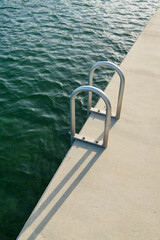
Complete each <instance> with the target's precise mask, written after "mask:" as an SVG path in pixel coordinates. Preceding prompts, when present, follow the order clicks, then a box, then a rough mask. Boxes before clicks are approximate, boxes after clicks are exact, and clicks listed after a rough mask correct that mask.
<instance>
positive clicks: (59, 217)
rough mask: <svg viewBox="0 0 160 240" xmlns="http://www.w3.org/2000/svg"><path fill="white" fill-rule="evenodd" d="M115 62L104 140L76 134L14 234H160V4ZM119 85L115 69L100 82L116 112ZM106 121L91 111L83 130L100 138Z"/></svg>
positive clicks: (88, 239)
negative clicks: (120, 99) (105, 81)
mask: <svg viewBox="0 0 160 240" xmlns="http://www.w3.org/2000/svg"><path fill="white" fill-rule="evenodd" d="M120 68H121V69H122V71H123V73H124V75H125V79H126V85H125V91H124V98H123V103H122V112H121V118H120V120H118V121H114V119H112V124H111V129H110V133H109V142H108V147H107V148H106V149H103V148H101V147H98V146H94V145H91V144H89V143H83V142H81V141H78V140H76V141H75V142H74V144H73V145H72V147H71V148H70V150H69V152H68V153H67V155H66V157H65V158H64V160H63V162H62V164H61V165H60V167H59V169H58V171H57V173H56V174H55V176H54V177H53V179H52V180H51V182H50V184H49V186H48V188H47V189H46V191H45V192H44V194H43V196H42V197H41V199H40V201H39V202H38V204H37V206H36V208H35V209H34V211H33V213H32V214H31V216H30V218H29V219H28V221H27V222H26V224H25V226H24V228H23V229H22V231H21V233H20V235H19V236H18V238H17V239H18V240H34V239H36V240H42V239H45V240H54V239H55V240H93V239H97V240H125V239H126V240H135V239H137V240H160V10H158V11H157V12H156V14H155V15H154V16H153V17H152V18H151V20H150V21H149V23H148V24H147V26H146V27H145V29H144V30H143V32H142V34H141V35H140V36H139V38H138V40H137V41H136V43H135V44H134V46H133V47H132V48H131V50H130V51H129V53H128V54H127V56H126V58H125V59H124V61H123V62H122V64H121V66H120ZM86 84H87V83H86ZM118 87H119V79H118V77H117V76H116V75H115V76H114V77H113V79H112V80H111V83H110V84H109V86H108V87H107V88H106V90H105V91H106V93H107V96H108V97H109V99H110V100H111V104H112V108H113V112H114V111H115V106H116V101H115V100H116V99H117V95H118V94H117V91H118ZM97 107H98V108H99V109H104V103H103V101H101V100H100V101H99V102H98V103H97ZM103 129H104V117H103V116H101V117H99V116H98V115H96V114H93V113H92V114H91V115H90V117H89V119H88V120H87V122H86V123H85V125H84V126H83V128H82V130H81V134H82V135H83V136H88V137H92V138H95V139H98V140H100V139H102V137H103Z"/></svg>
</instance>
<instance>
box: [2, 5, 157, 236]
mask: <svg viewBox="0 0 160 240" xmlns="http://www.w3.org/2000/svg"><path fill="white" fill-rule="evenodd" d="M158 4H159V1H158V0H152V1H151V0H150V1H139V0H137V1H119V2H117V1H115V0H108V1H107V0H106V1H105V0H103V1H102V0H96V1H93V0H91V1H86V0H82V1H78V0H73V1H70V0H59V1H55V0H54V1H51V0H47V1H42V0H29V1H26V0H23V1H22V0H18V1H16V2H15V1H11V0H3V1H1V2H0V16H1V17H0V89H1V91H0V92H1V94H0V101H1V104H0V127H1V131H0V142H1V144H0V151H1V154H0V228H1V229H0V239H2V240H10V239H15V237H16V236H17V235H18V233H19V231H20V229H21V228H22V226H23V224H24V222H25V221H26V219H27V218H28V216H29V215H30V213H31V211H32V209H33V207H34V205H35V204H36V202H37V201H38V199H39V197H40V195H41V194H42V192H43V191H44V189H45V187H46V186H47V184H48V182H49V180H50V179H51V178H52V176H53V175H54V173H55V171H56V169H57V168H58V166H59V164H60V162H61V161H62V159H63V157H64V155H65V154H66V152H67V150H68V149H69V146H70V136H69V131H70V129H69V96H70V94H71V92H72V91H73V90H74V89H75V88H77V87H79V86H81V85H83V84H86V83H87V75H88V71H89V69H90V67H91V66H92V65H93V64H94V63H95V62H97V61H101V60H109V61H113V62H114V63H116V64H120V62H121V61H122V60H123V58H124V57H125V55H126V53H127V52H128V50H129V49H130V47H131V46H132V45H133V43H134V42H135V40H136V38H137V37H138V35H139V33H140V32H141V30H142V29H143V27H144V26H145V24H146V23H147V21H148V20H149V18H150V17H151V16H152V15H153V13H154V12H155V10H156V9H157V8H158ZM96 73H97V74H95V81H94V82H95V86H98V87H100V88H102V89H103V88H105V86H106V77H107V79H110V78H111V76H112V74H113V73H112V72H109V73H108V74H106V70H105V69H101V70H97V71H96ZM77 99H78V100H77V109H79V112H80V114H79V116H81V117H77V129H80V128H81V126H82V124H83V122H84V119H85V115H86V113H85V110H86V105H85V103H86V100H85V98H84V95H83V94H82V95H78V97H77ZM77 112H78V111H77ZM77 116H78V115H77Z"/></svg>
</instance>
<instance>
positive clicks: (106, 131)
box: [70, 86, 111, 148]
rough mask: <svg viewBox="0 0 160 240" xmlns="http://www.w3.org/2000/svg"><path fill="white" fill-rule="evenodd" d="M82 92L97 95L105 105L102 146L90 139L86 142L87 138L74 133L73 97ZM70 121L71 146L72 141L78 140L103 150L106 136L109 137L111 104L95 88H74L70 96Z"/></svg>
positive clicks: (100, 91) (105, 145)
mask: <svg viewBox="0 0 160 240" xmlns="http://www.w3.org/2000/svg"><path fill="white" fill-rule="evenodd" d="M83 91H85V92H86V91H87V92H93V93H96V94H97V95H99V97H101V98H102V99H103V101H104V102H105V104H106V118H105V128H104V136H103V144H100V143H99V141H95V140H91V139H88V140H87V138H85V137H83V136H80V135H79V134H76V133H75V97H76V95H77V94H78V93H80V92H83ZM70 119H71V144H72V143H73V140H74V139H79V140H82V141H86V142H90V143H93V144H96V145H98V146H103V147H104V148H106V147H107V143H108V135H109V129H110V121H111V104H110V101H109V99H108V98H107V96H106V94H105V93H104V92H103V91H102V90H100V89H98V88H96V87H93V86H82V87H78V88H76V89H75V90H74V91H73V92H72V94H71V96H70Z"/></svg>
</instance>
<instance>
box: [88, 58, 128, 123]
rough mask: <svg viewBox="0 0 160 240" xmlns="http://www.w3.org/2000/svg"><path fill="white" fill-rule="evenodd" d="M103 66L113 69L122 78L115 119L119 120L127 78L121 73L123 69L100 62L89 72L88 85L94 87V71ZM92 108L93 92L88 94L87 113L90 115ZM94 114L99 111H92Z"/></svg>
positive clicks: (112, 64)
mask: <svg viewBox="0 0 160 240" xmlns="http://www.w3.org/2000/svg"><path fill="white" fill-rule="evenodd" d="M102 66H107V67H109V68H111V69H114V70H115V71H116V72H117V73H118V75H119V77H120V86H119V94H118V102H117V110H116V116H115V118H117V119H119V118H120V113H121V107H122V99H123V92H124V85H125V78H124V75H123V73H122V71H121V69H120V68H119V67H118V66H117V65H115V64H114V63H111V62H106V61H103V62H98V63H96V64H94V65H93V66H92V67H91V69H90V71H89V81H88V85H90V86H92V84H93V74H94V71H95V70H96V69H97V68H99V67H102ZM91 106H92V92H89V93H88V110H87V113H88V115H89V113H90V112H91ZM92 111H93V112H95V111H97V110H94V109H93V110H92Z"/></svg>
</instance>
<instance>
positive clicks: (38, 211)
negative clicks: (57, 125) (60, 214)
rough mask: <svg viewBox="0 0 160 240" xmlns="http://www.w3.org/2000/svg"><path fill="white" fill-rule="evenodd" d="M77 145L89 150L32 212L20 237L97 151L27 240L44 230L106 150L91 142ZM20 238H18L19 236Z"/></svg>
mask: <svg viewBox="0 0 160 240" xmlns="http://www.w3.org/2000/svg"><path fill="white" fill-rule="evenodd" d="M74 146H75V147H78V148H79V147H81V148H86V147H87V148H86V149H87V152H86V153H85V154H84V155H83V156H82V157H81V158H80V159H79V160H78V162H77V163H76V164H75V165H74V166H73V168H72V169H71V170H70V171H69V172H68V173H67V175H66V176H65V177H64V178H63V179H62V181H61V182H60V183H59V184H58V185H57V187H56V188H55V189H54V190H53V191H52V193H51V194H50V195H49V196H48V197H47V199H46V200H45V201H44V202H43V203H42V205H41V206H40V207H39V208H38V209H36V211H35V212H33V213H32V215H31V217H30V219H29V220H28V222H27V223H26V224H25V226H24V228H23V229H22V231H21V233H20V235H19V237H20V236H21V234H23V232H25V231H26V230H27V228H28V227H30V226H31V225H32V224H33V223H34V222H35V221H36V219H37V218H38V217H39V215H40V214H41V213H42V212H43V211H45V209H46V208H47V206H48V205H49V203H50V202H51V201H52V200H53V199H54V198H55V196H56V195H57V194H58V193H59V192H60V190H61V189H62V188H63V187H64V186H65V185H66V183H67V182H68V181H69V180H70V179H71V177H72V176H73V175H74V174H75V172H76V171H77V170H78V169H79V168H80V167H81V165H82V164H83V163H84V162H85V160H86V159H87V158H88V157H89V156H90V154H91V153H93V152H95V155H94V156H93V158H92V159H91V160H90V161H89V162H88V164H87V165H86V166H85V168H84V169H83V170H82V171H81V172H80V174H79V175H78V176H77V178H76V179H75V180H74V181H73V182H72V183H71V184H70V186H69V187H68V188H67V190H66V191H65V192H64V194H63V195H62V196H61V197H60V199H59V200H58V201H57V202H56V203H55V204H54V206H53V207H52V209H51V210H50V211H49V213H48V214H47V215H46V216H45V217H44V218H43V219H42V220H41V222H40V224H39V225H38V226H37V227H36V228H35V230H34V231H33V232H32V233H31V235H30V236H29V237H28V238H27V240H34V239H36V237H37V236H38V235H39V233H40V232H41V231H42V230H43V228H44V227H45V226H46V224H47V223H48V222H49V220H50V219H51V218H52V217H53V216H54V214H55V213H56V212H57V211H58V209H59V208H60V207H61V206H62V204H63V203H64V202H65V200H66V199H67V198H68V197H69V195H70V194H71V193H72V192H73V190H74V189H75V188H76V187H77V185H78V184H79V183H80V182H81V180H82V179H83V178H84V176H85V175H86V174H87V173H88V171H89V170H90V169H91V167H92V166H93V165H94V163H95V162H96V161H97V159H98V158H99V157H100V155H101V154H102V152H103V151H104V149H103V148H100V147H96V146H94V147H93V146H92V145H90V144H84V143H80V142H79V141H75V142H74ZM17 240H18V238H17Z"/></svg>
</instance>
